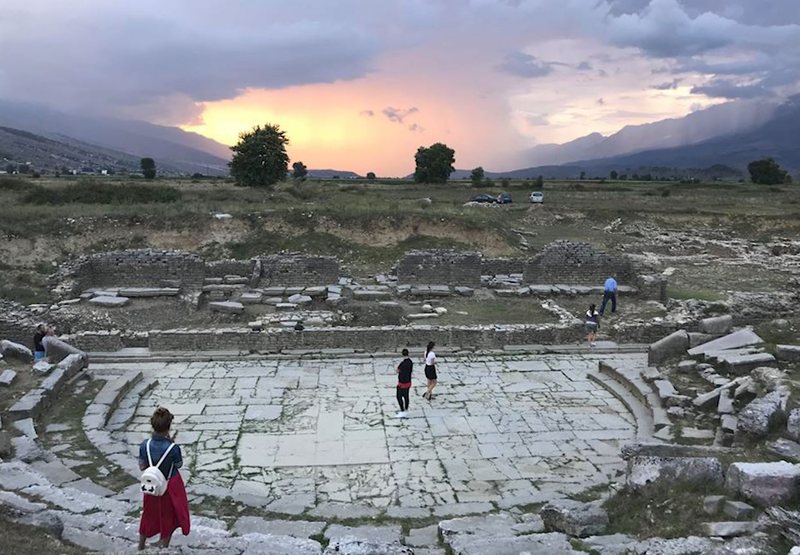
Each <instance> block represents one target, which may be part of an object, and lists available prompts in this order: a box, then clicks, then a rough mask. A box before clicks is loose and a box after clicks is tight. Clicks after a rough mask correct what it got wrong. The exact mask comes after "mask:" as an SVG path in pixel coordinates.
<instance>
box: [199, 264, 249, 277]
mask: <svg viewBox="0 0 800 555" xmlns="http://www.w3.org/2000/svg"><path fill="white" fill-rule="evenodd" d="M255 263H256V262H255V260H217V261H214V262H206V274H205V277H209V278H221V277H225V276H244V277H247V278H249V277H250V276H251V275H252V273H253V268H254V266H255Z"/></svg>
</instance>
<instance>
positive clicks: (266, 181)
mask: <svg viewBox="0 0 800 555" xmlns="http://www.w3.org/2000/svg"><path fill="white" fill-rule="evenodd" d="M287 144H289V139H288V137H286V132H285V131H281V128H280V126H278V125H274V124H270V123H268V124H266V125H264V126H263V127H261V126H260V125H257V126H255V127H254V128H253V129H252V130H251V131H247V132H244V133H242V134H241V135H239V142H238V143H237V144H236V145H234V146H232V147H231V150H232V151H233V158H232V159H231V161H230V162H229V163H228V166H230V169H231V177H233V179H234V180H235V181H236V184H237V185H243V186H245V187H268V186H270V185H274V184H275V183H277V182H278V181H283V180H284V179H286V174H287V173H288V171H289V155H288V154H286V145H287Z"/></svg>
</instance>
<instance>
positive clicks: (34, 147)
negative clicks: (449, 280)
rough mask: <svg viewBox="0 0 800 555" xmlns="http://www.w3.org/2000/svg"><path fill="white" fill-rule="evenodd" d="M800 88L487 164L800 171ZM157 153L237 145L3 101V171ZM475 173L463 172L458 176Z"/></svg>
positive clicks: (205, 154)
mask: <svg viewBox="0 0 800 555" xmlns="http://www.w3.org/2000/svg"><path fill="white" fill-rule="evenodd" d="M797 129H800V95H797V96H794V97H790V98H788V99H787V100H785V101H784V102H783V103H778V102H775V101H763V100H762V101H756V100H749V101H735V102H728V103H725V104H720V105H716V106H712V107H710V108H707V109H705V110H700V111H696V112H693V113H691V114H689V115H687V116H685V117H683V118H671V119H665V120H661V121H657V122H654V123H649V124H644V125H632V126H626V127H624V128H622V129H621V130H620V131H618V132H616V133H614V134H612V135H609V136H607V137H606V136H603V135H601V134H600V133H590V134H588V135H586V136H584V137H580V138H578V139H576V140H574V141H570V142H567V143H564V144H561V145H555V144H547V145H539V146H536V147H534V148H532V149H528V150H527V151H525V152H523V153H521V156H520V157H519V159H520V160H521V161H522V163H520V165H524V166H525V167H523V168H522V169H517V170H511V171H500V172H486V176H487V177H492V178H498V177H508V178H531V177H536V176H538V175H543V176H545V177H551V178H573V177H578V176H579V175H580V174H581V173H585V174H586V175H587V176H589V177H593V176H608V175H609V173H610V172H611V171H616V172H618V173H619V174H629V175H633V174H637V173H638V174H639V175H642V174H651V175H652V176H653V177H654V178H655V177H683V176H687V177H691V176H699V177H700V178H703V179H711V178H714V179H739V178H741V177H745V176H746V168H747V164H748V163H749V162H751V161H753V160H756V159H759V158H764V157H767V156H771V157H773V158H775V159H776V160H777V161H778V162H779V163H780V164H781V166H783V167H784V168H785V169H787V170H789V171H790V172H793V173H796V172H798V171H800V133H797V131H796V130H797ZM145 156H150V157H152V158H154V159H155V160H156V164H157V166H158V168H159V170H160V173H162V174H166V175H170V174H192V173H202V174H204V175H225V174H227V172H228V167H227V162H228V160H229V159H230V149H229V148H228V147H227V146H225V145H223V144H221V143H218V142H216V141H213V140H211V139H209V138H207V137H203V136H202V135H198V134H196V133H189V132H186V131H183V130H181V129H179V128H177V127H166V126H161V125H154V124H151V123H147V122H142V121H129V120H121V119H113V118H107V117H98V116H86V115H75V114H66V113H62V112H58V111H55V110H52V109H49V108H46V107H43V106H39V105H33V104H25V103H19V102H10V101H4V100H0V170H2V169H3V166H4V164H3V159H4V158H5V159H6V161H16V162H18V163H25V162H30V163H32V164H33V165H34V167H35V168H37V169H44V170H53V169H61V168H62V167H64V166H67V167H69V168H82V167H86V166H88V167H89V168H94V169H96V170H99V169H115V170H120V169H122V170H128V171H136V170H137V169H138V165H139V159H140V158H142V157H145ZM309 175H310V176H312V177H317V178H323V179H330V178H332V177H334V176H339V177H340V178H342V179H347V178H355V177H358V174H356V173H355V172H351V171H347V170H326V169H317V170H314V169H309ZM468 177H469V171H468V170H457V171H456V172H455V173H454V174H453V175H452V176H451V179H465V178H468Z"/></svg>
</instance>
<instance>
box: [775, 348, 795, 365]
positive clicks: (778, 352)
mask: <svg viewBox="0 0 800 555" xmlns="http://www.w3.org/2000/svg"><path fill="white" fill-rule="evenodd" d="M775 358H777V359H778V360H783V361H786V362H798V361H800V345H777V346H776V347H775Z"/></svg>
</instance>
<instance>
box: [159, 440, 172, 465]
mask: <svg viewBox="0 0 800 555" xmlns="http://www.w3.org/2000/svg"><path fill="white" fill-rule="evenodd" d="M173 447H175V444H174V443H170V445H169V447H167V450H166V451H164V454H163V455H161V458H160V459H158V464H157V465H156V466H157V467H158V466H161V463H163V462H164V461H165V460H166V459H167V455H169V452H170V451H172V448H173Z"/></svg>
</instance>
